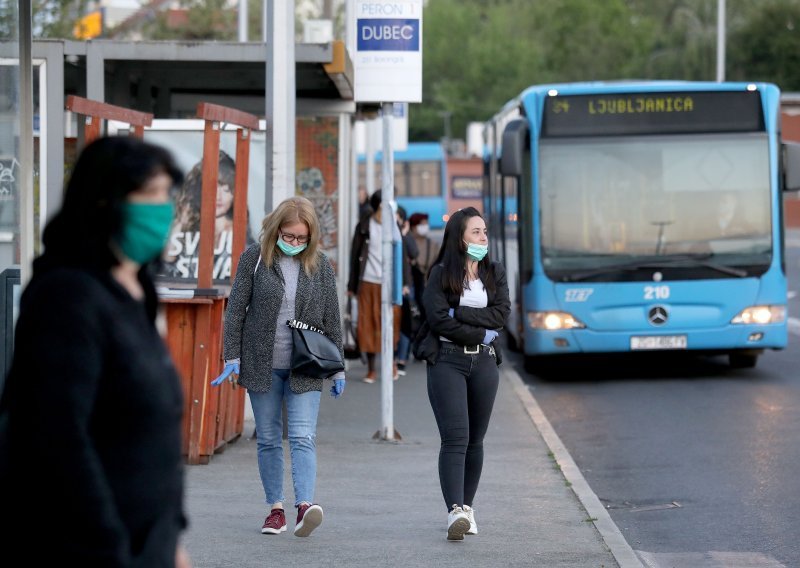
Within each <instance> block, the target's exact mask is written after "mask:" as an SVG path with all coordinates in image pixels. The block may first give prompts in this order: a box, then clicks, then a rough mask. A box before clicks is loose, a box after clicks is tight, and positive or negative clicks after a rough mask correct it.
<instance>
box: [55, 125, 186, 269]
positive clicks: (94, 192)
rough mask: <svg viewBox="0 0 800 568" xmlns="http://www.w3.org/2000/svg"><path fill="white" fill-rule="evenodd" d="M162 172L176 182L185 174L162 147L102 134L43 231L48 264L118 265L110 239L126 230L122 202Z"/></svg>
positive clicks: (86, 150)
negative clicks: (123, 221) (123, 228)
mask: <svg viewBox="0 0 800 568" xmlns="http://www.w3.org/2000/svg"><path fill="white" fill-rule="evenodd" d="M160 173H165V174H167V175H168V176H170V177H171V178H172V181H173V183H175V184H179V183H180V182H181V180H182V178H183V175H182V174H181V172H180V170H179V169H178V168H177V167H176V166H175V162H174V160H173V158H172V155H171V154H170V153H169V152H168V151H167V150H165V149H164V148H161V147H160V146H155V145H153V144H149V143H147V142H143V141H142V140H139V139H138V138H133V137H129V136H111V137H103V138H99V139H97V140H95V141H94V142H92V143H91V144H89V145H88V146H86V147H85V148H84V149H83V151H82V152H81V154H80V156H79V157H78V161H77V162H76V163H75V168H74V169H73V171H72V175H71V176H70V179H69V182H68V184H67V189H66V192H65V193H64V202H63V204H62V206H61V210H60V211H59V212H58V213H57V214H56V215H55V216H54V217H53V219H52V220H51V221H50V222H49V223H48V224H47V227H46V228H45V230H44V236H43V239H42V241H43V243H44V247H45V253H44V255H43V256H44V257H47V260H48V262H47V264H61V265H70V266H86V267H95V268H100V269H108V268H110V267H111V266H114V265H116V264H119V261H118V260H117V257H116V256H115V255H114V253H113V252H112V250H111V248H110V243H111V241H112V239H113V238H114V237H116V236H117V235H119V232H120V230H121V228H122V204H123V202H124V201H125V200H126V198H127V195H128V194H129V193H131V192H133V191H136V190H137V189H140V188H142V187H144V185H145V184H146V183H147V181H148V180H150V179H151V178H153V177H154V176H156V175H158V174H160ZM40 264H42V263H40Z"/></svg>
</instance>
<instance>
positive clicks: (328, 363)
mask: <svg viewBox="0 0 800 568" xmlns="http://www.w3.org/2000/svg"><path fill="white" fill-rule="evenodd" d="M286 325H288V326H289V327H291V328H292V342H293V344H294V349H292V370H293V371H294V372H295V373H298V374H300V375H306V376H308V377H314V378H317V379H328V378H330V377H332V376H333V375H335V374H336V373H338V372H340V371H344V362H343V361H342V354H341V353H340V352H339V348H338V347H337V346H336V344H335V343H334V342H333V341H332V340H331V338H330V337H328V336H327V335H325V332H323V331H322V330H321V329H317V328H316V327H314V326H311V325H308V324H307V323H303V322H301V321H298V320H295V319H291V320H289V321H287V322H286Z"/></svg>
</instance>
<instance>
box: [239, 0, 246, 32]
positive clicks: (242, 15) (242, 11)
mask: <svg viewBox="0 0 800 568" xmlns="http://www.w3.org/2000/svg"><path fill="white" fill-rule="evenodd" d="M247 2H248V0H239V41H241V42H245V41H247Z"/></svg>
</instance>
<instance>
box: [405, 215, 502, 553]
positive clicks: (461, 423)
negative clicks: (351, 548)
mask: <svg viewBox="0 0 800 568" xmlns="http://www.w3.org/2000/svg"><path fill="white" fill-rule="evenodd" d="M488 242H489V241H488V236H487V232H486V223H485V222H484V220H483V218H482V217H481V215H480V213H478V211H477V210H476V209H475V208H474V207H467V208H465V209H459V210H458V211H457V212H456V213H454V214H453V215H452V216H451V217H450V220H449V221H448V222H447V226H446V227H445V230H444V239H443V244H442V248H441V250H440V251H439V255H438V257H437V258H436V261H435V262H434V263H433V265H432V266H431V269H430V273H429V275H428V283H427V285H426V287H425V292H424V295H423V298H422V301H423V304H424V306H425V314H426V325H425V326H424V327H423V329H422V330H421V331H420V337H419V338H418V339H419V341H418V343H417V345H416V346H415V352H414V354H415V355H416V356H417V357H418V358H420V359H425V360H426V361H427V363H428V398H429V399H430V402H431V407H432V408H433V413H434V415H435V417H436V423H437V425H438V427H439V435H440V436H441V447H440V449H439V482H440V484H441V487H442V495H443V496H444V500H445V505H446V506H447V510H448V518H447V539H448V540H462V539H463V538H464V535H465V534H478V528H477V525H476V524H475V512H474V511H473V509H472V503H473V500H474V498H475V493H476V491H477V490H478V482H479V481H480V477H481V470H482V469H483V438H484V436H485V434H486V431H487V429H488V427H489V418H490V416H491V414H492V407H493V405H494V398H495V395H496V394H497V386H498V381H499V373H498V369H497V366H498V365H499V364H500V361H501V357H500V350H499V347H497V346H496V345H494V343H493V342H494V340H495V339H496V338H497V335H498V330H500V329H501V328H502V327H503V326H504V325H505V322H506V319H507V318H508V313H509V310H510V301H509V296H508V285H507V283H506V275H505V270H504V269H503V266H502V265H501V264H500V263H498V262H490V261H489V259H488V257H487V253H488V250H489V247H488ZM426 328H427V331H426Z"/></svg>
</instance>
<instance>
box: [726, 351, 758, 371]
mask: <svg viewBox="0 0 800 568" xmlns="http://www.w3.org/2000/svg"><path fill="white" fill-rule="evenodd" d="M728 363H729V364H730V366H731V368H732V369H752V368H753V367H755V366H756V363H758V353H750V352H743V353H739V352H734V353H729V354H728Z"/></svg>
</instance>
